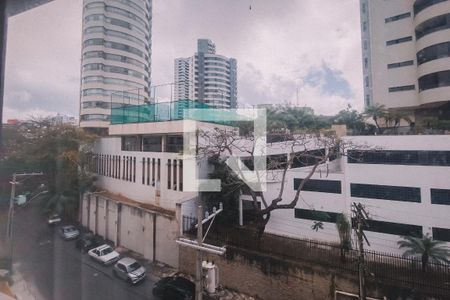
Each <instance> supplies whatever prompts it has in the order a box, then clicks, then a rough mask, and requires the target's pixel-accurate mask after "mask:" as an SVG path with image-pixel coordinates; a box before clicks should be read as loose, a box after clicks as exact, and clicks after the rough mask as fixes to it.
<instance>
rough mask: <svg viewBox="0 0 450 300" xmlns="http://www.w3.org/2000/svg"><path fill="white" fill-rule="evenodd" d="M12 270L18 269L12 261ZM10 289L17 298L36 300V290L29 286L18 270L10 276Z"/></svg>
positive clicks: (18, 299) (16, 264) (20, 299)
mask: <svg viewBox="0 0 450 300" xmlns="http://www.w3.org/2000/svg"><path fill="white" fill-rule="evenodd" d="M13 268H14V270H18V269H19V268H18V263H14V267H13ZM12 282H13V284H12V285H11V287H10V288H11V291H12V292H13V293H14V294H15V296H16V299H17V300H36V299H37V297H36V295H37V294H36V293H37V290H36V289H34V288H33V287H32V286H30V285H29V284H28V283H27V281H26V280H25V279H24V278H23V277H22V276H21V274H20V273H19V272H14V273H13V276H12ZM41 298H42V297H41Z"/></svg>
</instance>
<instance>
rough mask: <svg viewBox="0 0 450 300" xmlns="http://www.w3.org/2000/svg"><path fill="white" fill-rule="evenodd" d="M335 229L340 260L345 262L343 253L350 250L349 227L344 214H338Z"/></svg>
mask: <svg viewBox="0 0 450 300" xmlns="http://www.w3.org/2000/svg"><path fill="white" fill-rule="evenodd" d="M336 228H337V230H338V233H339V240H340V247H341V260H342V262H344V261H345V253H346V252H347V251H348V250H350V249H351V248H352V241H351V239H350V236H351V226H350V222H349V221H348V218H347V217H346V216H345V215H344V214H339V215H338V216H337V218H336Z"/></svg>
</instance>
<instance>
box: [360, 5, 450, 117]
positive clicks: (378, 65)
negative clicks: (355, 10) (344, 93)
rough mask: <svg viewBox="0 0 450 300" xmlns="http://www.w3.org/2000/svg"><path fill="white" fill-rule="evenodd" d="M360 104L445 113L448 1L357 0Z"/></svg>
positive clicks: (449, 87)
mask: <svg viewBox="0 0 450 300" xmlns="http://www.w3.org/2000/svg"><path fill="white" fill-rule="evenodd" d="M360 13H361V32H362V59H363V74H364V102H365V105H366V106H368V105H373V104H384V105H385V106H386V108H388V109H390V110H401V111H404V112H408V113H409V114H410V115H411V116H412V117H413V120H414V119H415V120H416V121H417V120H420V119H422V118H425V117H434V118H437V119H441V120H448V119H450V1H448V0H415V1H414V0H395V1H384V0H382V1H378V0H377V1H371V0H360Z"/></svg>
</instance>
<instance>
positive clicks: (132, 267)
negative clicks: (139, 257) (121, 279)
mask: <svg viewBox="0 0 450 300" xmlns="http://www.w3.org/2000/svg"><path fill="white" fill-rule="evenodd" d="M140 267H141V265H140V264H139V263H138V262H134V263H132V264H131V265H129V266H128V269H129V270H130V272H133V271H135V270H137V269H139V268H140Z"/></svg>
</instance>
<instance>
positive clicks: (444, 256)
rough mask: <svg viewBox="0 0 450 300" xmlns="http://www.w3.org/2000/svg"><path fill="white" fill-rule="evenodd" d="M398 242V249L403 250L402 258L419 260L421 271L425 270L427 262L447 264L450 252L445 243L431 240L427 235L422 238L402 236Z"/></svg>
mask: <svg viewBox="0 0 450 300" xmlns="http://www.w3.org/2000/svg"><path fill="white" fill-rule="evenodd" d="M401 238H402V240H401V241H398V242H397V243H398V246H399V248H400V249H403V250H405V252H403V257H413V258H420V259H421V261H422V271H425V270H426V267H427V265H428V263H429V262H444V263H449V262H450V261H449V258H450V250H449V248H448V247H446V246H445V244H446V243H445V242H441V241H436V240H433V238H432V237H430V236H429V235H428V234H427V235H425V236H424V237H422V238H418V237H413V236H402V237H401Z"/></svg>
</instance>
